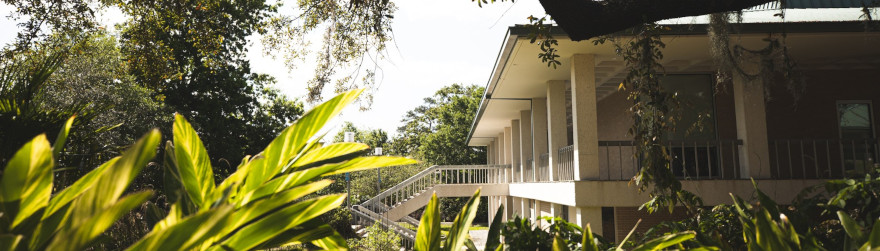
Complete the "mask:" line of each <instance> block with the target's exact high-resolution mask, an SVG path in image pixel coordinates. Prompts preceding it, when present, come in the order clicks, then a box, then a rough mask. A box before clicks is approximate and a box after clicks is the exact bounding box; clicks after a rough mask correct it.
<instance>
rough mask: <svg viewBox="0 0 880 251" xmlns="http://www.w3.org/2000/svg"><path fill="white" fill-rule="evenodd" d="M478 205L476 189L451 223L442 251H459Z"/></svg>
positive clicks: (478, 199) (478, 195)
mask: <svg viewBox="0 0 880 251" xmlns="http://www.w3.org/2000/svg"><path fill="white" fill-rule="evenodd" d="M479 205H480V189H477V191H476V192H474V196H472V197H471V199H470V200H468V202H467V203H465V206H464V208H462V209H461V212H460V213H459V214H458V216H455V221H453V222H452V227H450V228H449V234H448V235H447V236H446V245H444V247H443V248H444V249H446V250H461V248H462V245H463V244H464V240H465V239H467V234H468V229H470V228H471V222H472V221H473V220H474V217H476V216H477V207H478V206H479Z"/></svg>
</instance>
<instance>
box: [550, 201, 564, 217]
mask: <svg viewBox="0 0 880 251" xmlns="http://www.w3.org/2000/svg"><path fill="white" fill-rule="evenodd" d="M561 214H562V205H561V204H556V203H550V217H553V218H556V217H562V215H561ZM554 221H555V220H554Z"/></svg>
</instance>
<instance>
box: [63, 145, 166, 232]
mask: <svg viewBox="0 0 880 251" xmlns="http://www.w3.org/2000/svg"><path fill="white" fill-rule="evenodd" d="M160 138H161V135H160V134H159V131H158V130H153V131H151V132H150V133H147V134H146V135H144V136H143V137H141V139H140V140H138V141H137V142H136V143H135V144H134V145H132V146H131V147H129V148H128V149H127V150H126V151H125V152H123V153H122V157H121V158H119V159H118V160H117V161H116V163H113V166H111V167H109V168H107V169H106V170H105V171H104V172H103V173H102V174H101V175H100V177H98V180H97V181H95V184H94V185H93V186H92V187H91V188H89V189H87V190H86V191H85V192H84V193H83V194H82V195H81V196H80V197H78V198H77V199H75V200H74V202H73V208H72V215H71V217H72V218H71V220H72V221H73V222H72V223H73V224H74V225H76V224H79V221H81V220H84V219H88V217H90V216H92V215H94V214H96V213H98V212H99V211H101V210H104V209H105V208H107V207H108V206H110V205H112V204H114V203H115V202H116V200H117V199H118V198H119V197H120V196H122V193H124V192H125V189H126V188H128V185H129V184H131V181H132V180H134V178H135V177H136V176H137V174H138V173H140V171H141V169H143V167H144V166H146V165H147V162H149V161H150V160H151V159H153V156H155V155H156V147H157V146H158V145H159V140H160Z"/></svg>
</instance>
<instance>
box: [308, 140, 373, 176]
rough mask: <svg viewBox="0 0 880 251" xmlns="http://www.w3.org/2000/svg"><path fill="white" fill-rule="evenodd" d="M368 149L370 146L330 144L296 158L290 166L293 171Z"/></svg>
mask: <svg viewBox="0 0 880 251" xmlns="http://www.w3.org/2000/svg"><path fill="white" fill-rule="evenodd" d="M369 148H370V146H368V145H366V144H361V143H336V144H330V145H327V146H324V147H321V148H318V149H316V150H313V151H309V152H308V153H306V154H305V155H303V156H302V157H299V158H297V159H296V161H294V162H293V164H292V165H291V166H292V167H293V168H294V170H296V169H297V167H301V166H305V165H309V164H312V163H315V162H319V161H326V160H332V159H334V158H337V157H340V156H345V155H349V154H352V153H358V152H361V151H364V150H367V149H369Z"/></svg>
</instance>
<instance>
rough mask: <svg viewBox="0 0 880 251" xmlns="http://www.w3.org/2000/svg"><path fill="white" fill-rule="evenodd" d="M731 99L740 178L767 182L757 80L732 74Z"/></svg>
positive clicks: (767, 163)
mask: <svg viewBox="0 0 880 251" xmlns="http://www.w3.org/2000/svg"><path fill="white" fill-rule="evenodd" d="M733 99H734V103H735V107H736V134H737V136H738V137H739V138H740V139H742V141H743V145H742V152H740V155H739V157H740V163H741V164H740V165H741V166H740V174H741V175H742V177H751V178H756V179H766V178H770V177H771V175H770V151H769V145H768V143H767V114H766V110H765V108H764V104H765V103H764V86H763V84H762V82H761V80H760V79H756V80H754V81H748V80H745V79H742V78H741V77H739V76H738V74H734V78H733Z"/></svg>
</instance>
